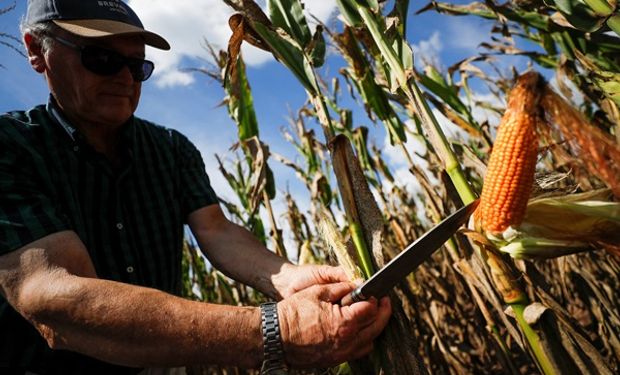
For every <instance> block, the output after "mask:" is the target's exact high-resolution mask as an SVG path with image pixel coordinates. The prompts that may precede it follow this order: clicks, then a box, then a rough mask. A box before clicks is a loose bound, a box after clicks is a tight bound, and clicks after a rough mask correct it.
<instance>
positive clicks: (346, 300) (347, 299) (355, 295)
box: [340, 287, 366, 306]
mask: <svg viewBox="0 0 620 375" xmlns="http://www.w3.org/2000/svg"><path fill="white" fill-rule="evenodd" d="M364 300H366V297H364V295H363V294H362V290H361V288H359V287H358V288H355V290H353V291H352V292H351V293H349V294H347V295H346V296H344V297H343V298H342V299H341V300H340V306H349V305H352V304H354V303H355V302H360V301H364Z"/></svg>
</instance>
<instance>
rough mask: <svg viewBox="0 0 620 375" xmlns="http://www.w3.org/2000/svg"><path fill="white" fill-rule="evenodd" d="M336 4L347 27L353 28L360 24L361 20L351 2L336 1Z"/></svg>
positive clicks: (349, 0) (345, 0)
mask: <svg viewBox="0 0 620 375" xmlns="http://www.w3.org/2000/svg"><path fill="white" fill-rule="evenodd" d="M336 4H338V9H340V14H342V16H343V17H344V20H345V23H346V24H347V25H348V26H350V27H355V26H359V25H361V24H362V18H361V17H360V15H359V12H358V11H357V7H356V6H355V3H354V2H353V1H352V0H336Z"/></svg>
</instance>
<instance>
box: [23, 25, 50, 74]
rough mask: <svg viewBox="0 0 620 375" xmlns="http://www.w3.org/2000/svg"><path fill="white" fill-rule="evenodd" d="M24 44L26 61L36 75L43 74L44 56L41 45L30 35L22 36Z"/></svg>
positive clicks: (44, 66)
mask: <svg viewBox="0 0 620 375" xmlns="http://www.w3.org/2000/svg"><path fill="white" fill-rule="evenodd" d="M24 44H25V45H26V49H27V50H28V61H29V62H30V65H31V66H32V68H33V69H34V70H35V71H36V72H37V73H43V72H45V68H46V62H45V54H44V53H43V49H42V48H41V43H39V40H38V39H37V38H35V37H34V36H33V35H32V34H30V33H26V34H24Z"/></svg>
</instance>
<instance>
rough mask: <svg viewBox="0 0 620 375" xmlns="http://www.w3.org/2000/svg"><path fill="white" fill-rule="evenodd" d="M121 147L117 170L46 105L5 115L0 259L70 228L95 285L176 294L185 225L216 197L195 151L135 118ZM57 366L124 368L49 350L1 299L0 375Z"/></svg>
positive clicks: (0, 123) (0, 143)
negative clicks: (91, 269)
mask: <svg viewBox="0 0 620 375" xmlns="http://www.w3.org/2000/svg"><path fill="white" fill-rule="evenodd" d="M122 142H123V144H122V145H123V150H124V151H123V152H124V154H123V155H122V156H123V163H122V167H121V168H114V167H113V165H112V164H111V163H110V162H109V161H108V160H107V159H106V158H105V157H104V156H103V155H102V154H99V153H97V152H96V151H95V150H94V149H93V148H92V147H91V146H89V145H88V144H87V143H86V142H85V140H84V138H83V137H82V136H81V135H80V133H79V132H77V131H76V130H75V129H74V128H72V127H71V125H70V124H69V123H68V122H67V121H66V120H65V119H64V118H63V116H62V114H61V113H60V111H59V109H58V107H57V106H56V105H55V104H54V102H53V100H52V99H50V102H49V103H48V105H47V106H38V107H35V108H33V109H32V110H30V111H28V112H11V113H8V114H5V115H2V116H1V117H0V255H2V254H6V253H8V252H11V251H14V250H16V249H18V248H20V247H22V246H24V245H26V244H28V243H30V242H33V241H35V240H37V239H39V238H42V237H44V236H47V235H49V234H52V233H55V232H59V231H64V230H72V231H74V232H75V233H77V235H78V236H79V237H80V239H81V240H82V241H83V242H84V244H85V245H86V248H87V249H88V252H89V254H90V257H91V258H92V260H93V263H94V265H95V269H96V271H97V275H98V276H99V277H100V278H103V279H110V280H116V281H121V282H125V283H131V284H136V285H143V286H147V287H152V288H157V289H160V290H163V291H166V292H169V293H173V294H178V293H179V292H180V290H181V276H182V275H181V255H182V243H183V235H184V229H183V224H184V223H185V221H186V219H187V216H188V214H189V213H191V212H192V211H194V210H196V209H199V208H202V207H205V206H208V205H211V204H216V203H217V197H216V195H215V193H214V192H213V189H212V188H211V185H210V183H209V178H208V177H207V174H206V173H205V167H204V163H203V161H202V158H201V156H200V153H199V152H198V150H197V149H196V148H195V147H194V145H193V144H192V143H191V142H190V141H189V140H188V139H187V138H186V137H184V136H183V135H181V134H180V133H179V132H177V131H175V130H171V129H166V128H163V127H160V126H157V125H154V124H152V123H149V122H147V121H144V120H141V119H138V118H136V117H132V118H131V119H130V120H129V121H128V122H127V124H125V125H124V128H123V130H122ZM153 308H157V306H153ZM67 361H68V362H67ZM63 362H64V363H65V364H67V363H68V364H67V366H69V367H66V368H65V367H63V368H62V370H61V368H58V369H57V370H54V371H55V372H58V373H67V374H69V373H85V374H86V373H87V374H92V373H97V372H98V371H100V372H101V373H110V374H111V373H114V374H116V373H120V371H121V369H119V368H113V369H112V368H109V367H106V366H105V365H103V364H101V363H99V362H97V361H94V360H90V359H87V358H85V357H82V356H78V355H75V354H72V353H67V352H63V351H52V350H50V349H49V348H48V347H47V345H46V344H45V342H44V341H43V339H42V338H41V337H40V336H39V334H38V333H37V332H36V331H35V330H34V328H33V327H32V326H31V325H30V324H29V323H27V322H26V321H25V320H24V319H22V318H21V316H19V315H18V314H17V313H16V312H15V311H14V310H13V309H12V308H11V306H9V305H8V303H7V302H6V300H4V299H3V298H2V297H0V373H2V370H1V368H2V367H7V366H14V367H31V368H32V369H33V370H35V372H39V373H44V372H45V371H44V368H45V367H53V368H56V366H61V364H62V363H63ZM63 366H64V365H63ZM92 366H95V367H97V366H100V369H99V370H97V369H95V367H92Z"/></svg>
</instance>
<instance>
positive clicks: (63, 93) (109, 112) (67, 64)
mask: <svg viewBox="0 0 620 375" xmlns="http://www.w3.org/2000/svg"><path fill="white" fill-rule="evenodd" d="M57 36H58V37H61V38H63V39H65V40H67V41H69V42H71V43H73V44H76V45H78V46H87V45H95V46H98V47H103V48H106V49H109V50H112V51H115V52H117V53H119V54H121V55H123V56H126V57H135V58H144V41H143V40H142V39H141V38H140V37H139V36H115V37H110V38H105V39H99V40H86V39H83V38H78V37H77V36H75V35H73V34H68V33H61V34H60V33H59V34H58V35H57ZM46 61H47V64H46V65H47V66H46V72H45V75H46V78H47V81H48V85H49V87H50V90H51V92H52V94H54V97H55V98H56V101H57V102H58V104H59V105H60V107H61V108H62V110H63V112H64V113H65V115H66V116H67V117H68V119H69V120H70V121H72V122H74V123H76V124H89V125H90V126H92V125H96V126H112V127H115V126H118V125H121V124H123V123H124V122H125V121H127V119H128V118H129V117H130V116H131V115H132V114H133V113H134V111H135V110H136V107H137V106H138V101H139V99H140V89H141V82H135V81H134V79H133V77H132V76H131V73H130V72H129V68H128V67H127V66H125V67H123V68H122V69H121V71H120V72H118V73H116V74H112V75H99V74H96V73H93V72H91V71H90V70H88V69H87V68H86V67H84V65H82V61H81V55H80V51H79V50H76V49H75V48H72V47H69V46H67V45H64V44H62V43H60V42H58V41H54V47H53V48H52V49H51V51H50V52H49V53H48V54H47V57H46Z"/></svg>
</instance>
